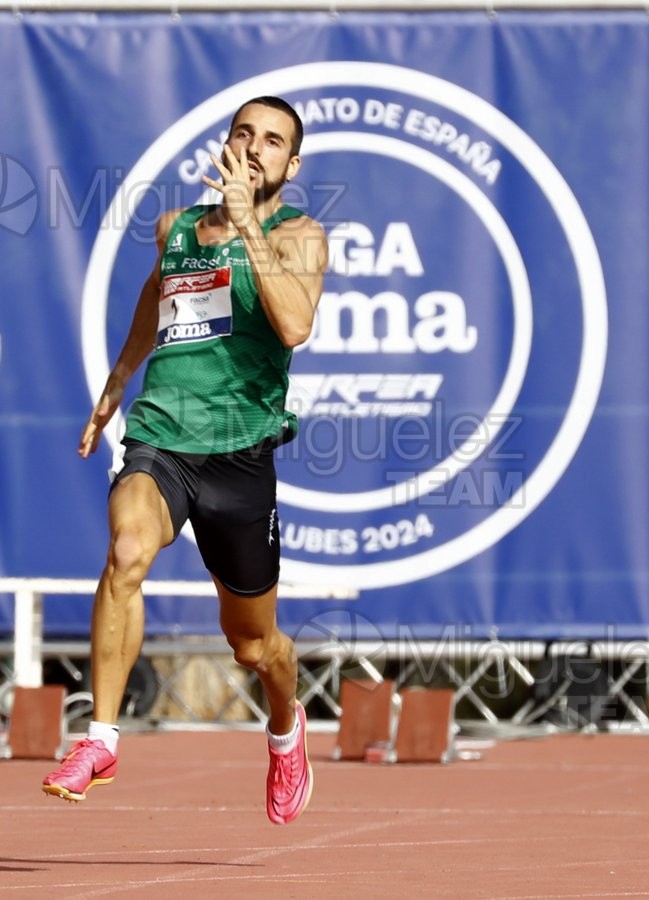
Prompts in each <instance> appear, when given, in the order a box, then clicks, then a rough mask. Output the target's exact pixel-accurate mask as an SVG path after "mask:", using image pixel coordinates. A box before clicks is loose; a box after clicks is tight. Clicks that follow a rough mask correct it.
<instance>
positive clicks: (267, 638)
mask: <svg viewBox="0 0 649 900" xmlns="http://www.w3.org/2000/svg"><path fill="white" fill-rule="evenodd" d="M212 577H214V576H212ZM214 582H215V584H216V588H217V591H218V594H219V601H220V605H221V628H222V629H223V633H224V635H225V637H226V639H227V641H228V643H229V644H230V646H231V647H232V649H233V650H234V658H235V659H236V661H237V662H238V663H240V664H241V665H242V666H245V667H246V668H248V669H252V670H253V671H255V672H256V673H257V674H258V676H259V680H260V681H261V684H262V687H263V689H264V693H265V694H266V698H267V700H268V706H269V708H270V718H269V721H268V727H269V729H270V731H271V732H272V733H273V734H277V735H281V734H287V733H288V732H289V731H291V729H292V728H293V725H294V722H295V692H296V688H297V659H296V654H295V647H294V645H293V641H292V640H291V639H290V638H289V637H288V635H286V634H284V632H282V631H280V629H279V628H278V627H277V618H276V607H277V585H275V586H274V587H272V588H271V589H270V590H269V591H266V593H264V594H260V595H258V596H256V597H242V596H241V595H239V594H233V593H232V592H231V591H229V590H228V589H227V588H226V587H224V586H223V584H221V583H220V582H219V580H218V579H217V578H214Z"/></svg>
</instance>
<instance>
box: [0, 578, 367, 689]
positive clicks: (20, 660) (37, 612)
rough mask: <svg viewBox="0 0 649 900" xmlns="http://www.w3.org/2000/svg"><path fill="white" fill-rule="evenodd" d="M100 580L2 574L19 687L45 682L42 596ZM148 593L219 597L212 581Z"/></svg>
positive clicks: (283, 591)
mask: <svg viewBox="0 0 649 900" xmlns="http://www.w3.org/2000/svg"><path fill="white" fill-rule="evenodd" d="M96 588H97V582H96V581H95V580H91V579H82V578H70V579H66V578H0V594H3V593H6V594H13V595H14V611H15V612H14V635H13V680H14V682H15V684H16V685H18V686H19V687H40V686H41V685H42V683H43V597H44V596H46V595H57V594H58V595H71V594H79V595H85V596H93V595H94V593H95V590H96ZM142 591H143V593H144V595H145V597H146V596H153V597H158V596H159V597H162V596H179V597H216V590H215V587H214V584H213V583H212V582H211V581H148V580H147V581H145V582H144V583H143V585H142ZM356 596H357V592H356V591H354V590H350V589H347V588H322V587H317V586H316V587H314V586H311V585H292V584H282V583H280V585H279V597H280V598H281V599H284V598H300V599H305V600H306V599H328V600H341V601H343V600H353V599H354V598H355V597H356Z"/></svg>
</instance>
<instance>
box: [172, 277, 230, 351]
mask: <svg viewBox="0 0 649 900" xmlns="http://www.w3.org/2000/svg"><path fill="white" fill-rule="evenodd" d="M231 275H232V270H231V269H230V268H223V269H212V270H210V271H208V272H197V273H195V274H194V273H192V274H190V275H168V276H167V277H166V278H164V279H163V281H162V287H161V291H160V312H159V321H158V338H157V342H156V350H160V349H161V348H162V347H169V346H170V345H172V344H186V343H190V342H193V341H209V340H211V339H212V338H218V337H224V336H226V335H229V334H232V297H231V294H230V282H231Z"/></svg>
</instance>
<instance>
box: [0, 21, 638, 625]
mask: <svg viewBox="0 0 649 900" xmlns="http://www.w3.org/2000/svg"><path fill="white" fill-rule="evenodd" d="M648 42H649V22H648V21H647V18H646V16H645V15H644V14H642V13H631V12H616V13H611V12H580V13H576V12H573V13H568V12H563V13H540V12H539V13H502V14H499V15H497V16H495V17H488V16H486V15H483V14H482V13H468V12H467V13H455V14H451V13H425V14H424V13H422V14H415V13H400V14H396V13H389V14H388V13H385V14H369V13H367V14H351V13H349V14H340V15H337V16H336V17H335V18H332V17H331V16H329V15H327V14H318V13H313V14H306V13H304V14H300V15H295V14H290V15H288V14H287V15H284V14H279V13H275V14H261V13H259V14H251V13H250V14H218V15H209V16H207V15H199V14H192V15H183V16H182V17H181V18H180V19H179V20H173V19H171V18H170V17H168V16H164V15H139V14H127V15H123V16H118V15H108V14H105V15H99V16H95V17H93V18H92V19H91V18H88V17H87V16H82V15H73V14H66V15H64V14H57V15H42V14H34V15H30V16H23V17H22V18H20V19H18V18H15V17H13V16H10V15H6V16H3V17H0V59H1V60H2V63H1V65H2V70H3V74H4V78H3V91H2V94H1V95H0V126H1V131H0V133H1V135H2V140H1V144H0V234H1V236H2V243H1V248H2V249H1V251H0V277H1V281H2V286H3V302H2V306H1V308H0V462H1V466H0V497H1V498H2V499H1V504H0V573H2V574H5V575H12V576H37V575H43V576H52V577H84V578H88V577H91V578H93V577H97V576H98V575H99V572H100V571H101V568H102V566H103V561H104V556H105V552H106V543H107V527H106V514H105V506H106V494H107V479H106V470H107V469H108V468H109V465H110V458H111V454H112V449H113V447H114V446H115V444H116V443H117V442H118V440H119V435H120V429H121V427H122V423H123V416H119V417H116V420H115V421H114V422H113V423H111V427H110V428H109V429H108V430H107V432H106V437H105V440H104V441H103V443H102V445H101V447H100V449H99V450H98V452H97V454H96V455H95V456H94V457H92V458H91V460H90V461H86V462H84V461H82V460H81V459H79V458H78V456H77V455H76V446H77V441H78V436H79V433H80V430H81V428H82V426H83V424H84V422H85V420H86V417H87V415H88V412H89V409H90V408H91V406H92V403H93V402H94V400H95V399H96V397H97V395H98V393H99V391H100V390H101V388H102V386H103V383H104V381H105V378H106V375H107V373H108V370H109V366H110V365H111V363H112V361H113V360H114V358H115V356H116V354H117V352H118V350H119V348H120V346H121V343H122V341H123V339H124V337H125V334H126V331H127V328H128V325H129V322H130V317H131V315H132V311H133V308H134V304H135V301H136V299H137V295H138V293H139V289H140V286H141V284H142V283H143V281H144V280H145V278H146V277H147V275H148V273H149V272H150V270H151V267H152V265H153V262H154V260H155V244H154V237H153V233H154V225H155V222H156V220H157V218H158V216H159V215H160V214H161V212H163V211H165V210H167V209H171V208H176V207H181V206H186V205H190V204H193V203H196V202H200V201H201V200H205V201H208V200H209V199H211V198H210V197H209V195H208V194H206V193H205V192H204V186H203V184H202V182H201V176H202V175H203V174H204V173H205V172H207V171H209V170H210V168H211V163H210V154H211V153H217V154H220V152H221V147H222V143H223V140H224V137H225V135H226V133H227V127H228V123H229V121H230V118H231V116H232V114H233V112H234V111H235V110H236V109H237V107H238V106H239V105H240V104H241V103H243V102H244V101H245V100H247V99H249V98H250V97H253V96H258V95H260V94H277V95H281V96H283V97H285V98H286V99H287V100H288V101H289V102H291V103H292V104H293V105H294V106H295V107H296V108H297V109H298V111H299V113H300V114H301V116H302V118H303V120H304V123H305V132H306V138H305V142H304V147H303V154H302V156H303V164H302V168H301V170H300V173H299V176H298V178H297V180H296V181H295V182H291V184H290V185H288V186H287V188H286V191H285V194H284V199H285V201H286V202H287V203H290V204H292V205H294V206H298V207H301V208H303V209H305V211H306V212H308V213H309V214H310V215H312V216H314V217H315V218H316V219H318V220H319V221H320V222H321V223H322V225H323V227H324V228H325V230H326V232H327V235H328V238H329V244H330V263H329V269H328V272H327V276H326V280H325V288H324V294H323V297H322V300H321V303H320V308H319V311H318V317H317V321H316V325H315V327H314V331H313V334H312V335H311V338H310V339H309V341H307V343H306V344H305V345H303V346H302V347H300V348H298V350H296V352H295V354H294V359H293V364H292V369H291V390H290V397H289V402H290V405H291V408H292V409H294V411H295V412H296V413H297V414H298V416H299V419H300V423H301V424H300V433H299V436H298V438H297V439H296V440H295V441H294V442H293V443H291V444H288V445H286V446H285V447H283V448H281V449H280V450H279V451H278V457H277V467H278V476H279V509H280V522H281V535H282V544H283V564H282V579H283V580H284V581H286V582H290V583H294V584H299V585H304V586H306V587H309V586H319V587H326V586H329V587H331V589H332V591H335V590H340V589H343V588H344V589H352V590H355V591H357V593H358V596H357V598H356V599H353V600H350V601H348V602H340V601H332V600H308V599H305V598H302V599H286V600H283V601H281V603H280V616H281V620H282V624H283V626H284V627H285V628H286V629H287V630H288V631H289V632H290V633H292V634H296V635H298V636H306V635H309V634H317V633H318V632H319V630H321V629H324V630H326V629H327V628H330V627H333V628H335V629H337V630H338V631H340V632H341V633H352V632H353V633H354V634H355V635H358V636H366V637H374V636H381V637H394V636H395V635H403V634H407V635H412V636H415V637H416V638H424V637H428V638H430V637H441V636H444V637H447V638H453V637H457V638H466V637H482V636H485V635H487V634H490V633H493V632H494V631H495V632H497V633H498V634H499V635H500V636H502V637H518V638H547V639H551V638H554V637H566V636H568V637H593V638H595V637H602V636H605V637H611V636H615V637H629V636H631V637H645V636H646V631H647V627H648V625H649V581H648V577H647V565H646V548H647V546H649V534H648V533H647V532H648V525H649V515H648V504H649V490H647V487H646V485H645V481H646V478H645V475H644V473H645V469H646V458H647V452H646V447H647V444H648V442H649V428H648V421H647V400H648V396H649V393H648V384H647V381H648V378H647V376H648V365H647V338H648V329H647V322H646V318H647V314H646V312H645V310H646V308H647V304H646V296H647V293H648V288H649V273H648V271H647V266H648V263H647V252H646V247H647V246H648V245H649V233H648V232H649V221H648V216H647V210H648V209H649V179H648V178H647V169H648V166H649V162H648V160H649V153H648V152H647V146H648V143H649V140H648V137H649V135H648V133H647V132H648V129H649V115H648V113H649V110H648V109H647V98H648V97H649V69H648V68H647V66H646V60H647V58H648V56H647V54H648V50H649V47H648ZM139 383H140V382H139V378H136V379H135V380H134V382H133V384H132V385H131V386H130V387H129V395H128V402H131V401H132V400H133V398H134V396H135V394H136V392H137V389H138V385H139ZM127 408H128V404H127V405H126V406H125V407H124V409H123V410H122V413H125V412H126V411H127ZM643 485H645V486H644V487H643ZM151 577H152V578H173V579H197V578H204V577H206V576H205V573H204V570H203V569H202V565H201V562H200V558H199V556H198V553H197V551H196V547H195V545H194V542H193V539H192V535H191V534H190V533H185V532H183V534H182V535H181V537H180V538H179V539H178V540H177V541H176V543H175V544H174V545H173V546H172V547H170V548H168V549H166V550H165V551H163V552H162V554H161V555H160V557H159V559H158V560H157V562H156V563H155V566H154V569H153V570H152V572H151ZM305 593H307V592H306V591H305ZM89 602H90V601H89V600H86V599H79V598H77V599H75V598H66V599H65V601H63V600H61V599H55V598H52V599H51V600H48V602H47V604H46V630H47V632H48V633H49V634H84V633H86V632H87V628H88V613H89ZM147 612H148V618H147V627H148V630H149V632H150V633H169V632H174V633H178V632H189V633H199V632H211V631H214V630H216V627H217V626H216V606H215V603H212V602H210V601H206V600H194V601H190V600H183V599H181V598H177V599H169V598H151V599H150V600H149V601H148V611H147ZM10 618H11V611H10V603H9V602H8V601H7V600H6V598H5V601H4V603H3V605H0V629H2V628H3V627H4V628H8V627H9V622H10ZM3 623H4V626H3Z"/></svg>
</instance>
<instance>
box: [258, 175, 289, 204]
mask: <svg viewBox="0 0 649 900" xmlns="http://www.w3.org/2000/svg"><path fill="white" fill-rule="evenodd" d="M287 172H288V165H287V166H286V168H285V169H284V172H283V174H282V176H281V177H280V178H277V179H276V180H275V181H267V180H266V178H265V177H264V181H263V182H262V184H261V186H260V187H258V188H255V193H254V202H255V206H257V205H259V204H261V203H265V202H266V201H267V200H272V199H273V197H275V196H276V195H277V194H278V193H279V192H280V191H281V189H282V188H283V186H284V185H285V184H286V173H287ZM261 173H262V175H264V172H263V170H261Z"/></svg>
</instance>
